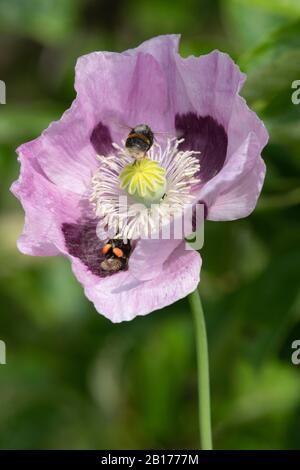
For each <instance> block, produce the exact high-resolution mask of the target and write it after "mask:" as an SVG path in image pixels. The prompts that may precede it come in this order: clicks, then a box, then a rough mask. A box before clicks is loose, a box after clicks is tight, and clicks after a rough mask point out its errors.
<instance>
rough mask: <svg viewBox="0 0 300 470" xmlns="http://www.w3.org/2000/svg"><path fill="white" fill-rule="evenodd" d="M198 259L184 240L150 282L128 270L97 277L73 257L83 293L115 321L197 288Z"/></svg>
mask: <svg viewBox="0 0 300 470" xmlns="http://www.w3.org/2000/svg"><path fill="white" fill-rule="evenodd" d="M200 268H201V258H200V255H199V254H198V253H197V252H195V251H189V250H185V243H184V242H182V243H181V245H180V246H179V247H177V248H176V250H175V251H173V253H172V254H171V255H170V257H169V258H168V259H167V260H166V261H165V263H164V265H163V270H162V272H161V274H160V275H159V276H158V277H156V278H154V279H152V280H151V281H139V280H137V279H136V278H135V277H134V276H132V274H131V273H130V271H126V272H120V273H117V274H115V275H113V276H110V277H107V278H104V279H101V280H98V282H96V279H95V277H93V276H91V275H90V274H89V275H88V276H86V268H85V267H84V266H83V265H82V263H80V262H79V261H78V259H73V271H74V273H75V275H76V277H77V278H78V279H79V280H80V282H82V283H83V285H84V289H85V294H86V296H87V297H88V298H89V299H90V300H91V301H92V302H93V303H94V305H95V308H96V309H97V311H98V312H99V313H101V314H102V315H104V316H105V317H107V318H109V319H110V320H111V321H113V322H115V323H118V322H121V321H125V320H126V321H128V320H132V319H133V318H134V317H136V316H139V315H147V314H148V313H150V312H152V311H153V310H158V309H160V308H163V307H166V306H167V305H170V304H172V303H173V302H176V301H177V300H179V299H181V298H183V297H185V296H187V295H188V294H190V293H191V292H192V291H194V290H195V289H196V288H197V285H198V283H199V277H200Z"/></svg>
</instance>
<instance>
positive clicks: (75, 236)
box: [62, 220, 114, 277]
mask: <svg viewBox="0 0 300 470" xmlns="http://www.w3.org/2000/svg"><path fill="white" fill-rule="evenodd" d="M96 229H97V222H96V221H95V220H85V221H82V222H81V223H74V224H69V223H64V224H62V232H63V234H64V237H65V243H66V248H67V250H68V252H69V253H70V255H72V256H75V257H76V258H79V259H80V260H81V261H82V262H83V264H85V266H86V267H87V268H88V269H89V271H90V272H91V273H92V274H95V275H96V276H100V277H106V276H110V275H111V274H114V273H109V272H107V271H104V270H103V269H102V268H101V262H102V261H103V260H104V255H103V254H102V252H101V249H102V247H103V244H104V242H103V241H101V240H100V239H99V238H98V236H97V232H96Z"/></svg>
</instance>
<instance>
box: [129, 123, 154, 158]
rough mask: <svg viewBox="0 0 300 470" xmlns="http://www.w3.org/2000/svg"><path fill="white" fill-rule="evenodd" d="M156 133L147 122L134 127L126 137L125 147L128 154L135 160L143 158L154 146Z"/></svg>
mask: <svg viewBox="0 0 300 470" xmlns="http://www.w3.org/2000/svg"><path fill="white" fill-rule="evenodd" d="M153 140H154V133H153V131H152V130H151V128H150V127H149V126H148V125H147V124H139V125H137V126H135V127H133V128H132V129H131V130H130V132H129V134H128V136H127V139H126V142H125V147H126V149H127V152H128V154H129V155H130V156H131V157H133V158H134V159H135V160H142V159H143V158H144V157H145V156H146V153H147V152H148V150H149V149H150V148H151V147H152V145H153Z"/></svg>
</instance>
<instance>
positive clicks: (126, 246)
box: [101, 238, 131, 272]
mask: <svg viewBox="0 0 300 470" xmlns="http://www.w3.org/2000/svg"><path fill="white" fill-rule="evenodd" d="M101 251H102V254H103V255H104V256H105V259H104V260H103V261H102V263H101V268H102V269H103V270H104V271H107V272H117V271H124V270H125V269H127V267H128V259H129V255H130V252H131V245H130V241H129V240H128V241H127V243H124V242H123V240H119V239H115V238H114V239H112V240H109V241H108V242H107V243H106V244H105V245H104V246H103V248H102V250H101Z"/></svg>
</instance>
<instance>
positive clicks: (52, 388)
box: [0, 0, 300, 449]
mask: <svg viewBox="0 0 300 470" xmlns="http://www.w3.org/2000/svg"><path fill="white" fill-rule="evenodd" d="M174 32H176V33H177V32H180V33H182V43H181V53H182V55H184V56H186V55H189V54H195V55H199V54H201V53H205V52H208V51H210V50H212V49H214V48H218V49H220V50H222V51H226V52H228V53H230V54H231V55H232V57H233V58H234V59H235V60H237V61H238V63H239V64H240V66H241V68H242V70H243V71H245V72H247V73H248V77H249V78H248V81H247V84H246V86H245V87H244V89H243V94H244V96H245V97H246V98H247V100H248V102H249V104H250V105H251V107H252V108H253V109H254V110H255V111H256V112H257V113H258V114H259V115H260V117H261V118H263V119H264V121H265V123H266V125H267V128H268V130H269V132H270V144H269V146H268V148H267V149H266V150H265V151H264V158H265V160H266V163H267V168H268V172H267V178H266V183H265V186H264V190H263V194H262V197H261V199H260V202H259V205H258V207H257V209H256V211H255V212H254V213H253V214H252V215H251V216H250V217H249V218H247V219H245V220H240V221H236V222H229V223H213V222H208V223H206V228H205V229H206V232H205V236H206V239H205V246H204V248H203V250H202V256H203V271H202V281H201V293H202V298H203V303H204V307H205V311H206V318H207V324H208V334H209V347H210V359H211V380H212V404H213V426H214V439H215V447H216V448H218V449H300V365H299V366H298V368H297V366H295V365H292V363H291V353H292V349H291V343H292V341H293V340H294V339H300V295H299V279H300V276H299V274H300V244H299V240H300V225H299V203H300V185H299V181H300V105H299V106H295V105H293V104H292V102H291V94H292V89H291V83H292V81H293V80H297V79H298V80H300V2H299V0H251V1H250V0H219V1H217V0H216V1H212V0H201V1H200V0H185V1H178V0H172V1H164V2H162V1H160V0H152V1H151V2H148V1H145V0H138V1H133V0H129V1H122V0H119V1H115V2H113V1H111V0H107V1H96V0H0V48H1V52H0V79H2V80H4V81H5V82H6V84H7V104H6V105H1V106H0V308H1V315H0V339H2V340H4V341H5V342H6V345H7V365H0V403H1V406H0V448H2V449H20V448H23V449H42V448H46V449H64V448H67V449H93V448H94V449H95V448H96V449H117V448H129V449H130V448H131V449H134V448H165V449H172V448H173V449H176V448H177V449H178V448H196V447H197V446H198V425H197V384H196V359H195V342H194V334H193V328H194V326H193V322H192V317H191V314H190V312H189V309H188V304H187V302H186V301H185V300H184V301H180V302H178V303H177V304H175V305H173V306H170V307H169V308H166V309H164V310H162V311H159V312H155V313H152V314H151V315H149V316H147V317H145V318H137V319H136V320H134V321H132V322H130V323H124V324H119V325H113V324H111V323H110V322H109V321H107V320H106V319H105V318H103V317H102V316H100V315H98V314H97V313H96V312H95V310H94V308H93V306H92V305H91V304H90V303H89V302H88V301H87V299H86V298H85V297H84V295H83V291H82V288H81V287H80V285H79V284H78V283H77V282H76V280H75V279H74V277H73V275H72V274H71V269H70V266H69V262H68V261H67V260H65V259H63V258H49V259H48V258H47V259H46V258H32V257H26V256H23V255H21V254H20V253H18V251H17V249H16V239H17V238H18V236H19V234H20V232H21V229H22V224H23V212H22V210H21V207H20V205H19V203H18V201H16V200H15V199H14V198H13V196H12V195H11V194H10V193H9V187H10V185H11V183H12V181H13V180H15V179H16V178H17V176H18V171H19V167H18V164H17V161H16V155H15V153H14V151H15V148H16V147H17V146H18V145H19V144H21V143H23V142H24V141H28V140H30V139H32V138H35V137H36V136H38V135H39V134H40V132H41V131H42V130H43V129H44V128H45V127H46V126H47V125H48V124H49V123H50V121H52V120H54V119H58V118H59V117H60V115H61V114H62V112H63V111H64V110H65V109H66V108H68V107H69V106H70V103H71V101H72V99H73V98H74V89H73V80H74V65H75V61H76V58H77V57H78V56H80V55H82V54H85V53H88V52H90V51H93V50H115V51H122V50H125V49H127V48H129V47H135V46H136V45H138V44H139V43H140V42H141V41H143V40H145V39H148V38H149V37H152V36H154V35H158V34H163V33H174Z"/></svg>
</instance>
